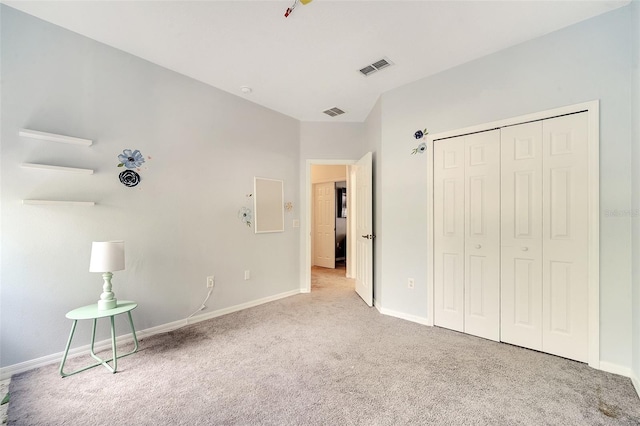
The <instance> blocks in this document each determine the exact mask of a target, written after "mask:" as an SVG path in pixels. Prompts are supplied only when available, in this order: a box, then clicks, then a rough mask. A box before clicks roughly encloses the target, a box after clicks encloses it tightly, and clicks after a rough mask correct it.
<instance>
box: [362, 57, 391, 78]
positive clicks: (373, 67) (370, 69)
mask: <svg viewBox="0 0 640 426" xmlns="http://www.w3.org/2000/svg"><path fill="white" fill-rule="evenodd" d="M390 65H393V62H391V61H390V60H388V59H386V58H382V59H380V60H377V61H375V62H374V63H372V64H369V65H367V66H366V67H364V68H360V70H359V71H360V72H361V73H362V74H364V75H366V76H368V75H371V74H373V73H374V72H376V71H380V70H381V69H383V68H386V67H388V66H390Z"/></svg>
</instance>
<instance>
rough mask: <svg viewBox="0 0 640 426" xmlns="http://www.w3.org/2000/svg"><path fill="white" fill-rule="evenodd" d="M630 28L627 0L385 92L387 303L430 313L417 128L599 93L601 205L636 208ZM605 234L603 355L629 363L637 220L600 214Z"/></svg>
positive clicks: (383, 282)
mask: <svg viewBox="0 0 640 426" xmlns="http://www.w3.org/2000/svg"><path fill="white" fill-rule="evenodd" d="M633 25H634V23H633V22H632V16H631V14H630V6H627V7H624V8H620V9H618V10H615V11H613V12H610V13H607V14H605V15H601V16H599V17H596V18H593V19H590V20H588V21H584V22H582V23H579V24H576V25H574V26H571V27H568V28H566V29H563V30H561V31H557V32H554V33H551V34H549V35H547V36H544V37H541V38H538V39H535V40H532V41H529V42H526V43H523V44H520V45H517V46H515V47H512V48H509V49H506V50H503V51H500V52H498V53H495V54H492V55H489V56H486V57H484V58H481V59H479V60H476V61H473V62H470V63H467V64H464V65H462V66H459V67H456V68H453V69H450V70H448V71H445V72H443V73H441V74H438V75H435V76H432V77H429V78H425V79H423V80H420V81H417V82H415V83H413V84H409V85H407V86H404V87H402V88H399V89H396V90H393V91H390V92H388V93H385V94H384V95H383V96H382V116H381V123H382V144H381V148H382V155H381V156H379V157H378V160H379V161H381V162H382V164H381V173H382V177H383V179H382V186H381V187H378V189H377V191H376V192H377V194H382V196H383V199H382V202H381V205H380V206H378V210H377V211H376V217H377V218H378V219H380V218H382V223H379V225H380V226H381V229H380V230H379V231H378V241H377V243H378V246H377V247H378V248H379V246H380V243H382V245H383V247H382V258H381V259H378V260H379V261H380V262H381V265H380V264H379V265H377V268H381V271H380V273H381V275H382V276H381V277H379V280H378V286H381V287H382V290H381V291H382V296H383V297H382V300H380V299H378V301H379V302H380V301H381V302H382V305H383V307H384V308H385V309H389V310H393V311H398V312H402V313H404V314H408V315H413V316H417V317H422V318H426V316H427V306H428V304H427V301H428V299H429V296H428V295H427V287H426V278H427V272H428V271H427V270H426V266H425V265H426V258H427V254H428V248H427V243H426V235H427V227H426V223H425V219H426V208H427V199H426V194H427V192H426V185H425V182H426V178H427V164H426V162H425V160H426V157H425V156H420V155H410V152H411V149H412V148H413V147H414V146H415V145H416V141H415V139H413V137H412V135H413V133H414V131H415V130H417V129H424V128H425V127H427V128H428V129H429V131H430V132H431V133H438V132H443V131H446V130H453V129H457V128H462V127H465V126H470V125H475V124H481V123H485V122H490V121H495V120H500V119H504V118H508V117H515V116H519V115H524V114H528V113H533V112H537V111H543V110H546V109H552V108H556V107H561V106H565V105H570V104H575V103H580V102H585V101H590V100H594V99H600V101H601V103H600V113H601V116H600V119H601V121H600V124H601V126H600V132H601V134H600V136H601V139H600V146H601V152H600V165H601V169H600V174H601V192H600V197H601V199H600V203H601V209H602V212H604V211H606V210H616V209H617V210H629V209H630V206H631V173H632V165H631V147H632V131H631V129H632V122H633V117H632V112H631V91H630V87H631V84H632V80H631V79H632V75H631V66H632V64H631V48H632V46H631V44H632V40H633V35H634V34H633V33H632V29H633ZM635 25H638V22H637V21H636V22H635ZM422 53H423V52H420V49H419V47H416V55H420V54H422ZM636 119H637V117H636ZM600 231H601V239H600V242H601V245H600V259H601V268H600V273H601V280H600V313H601V321H600V326H601V328H600V343H601V360H602V361H605V362H609V363H611V364H615V365H617V366H620V367H623V368H626V369H629V368H630V367H631V340H632V334H631V324H632V321H631V319H632V306H631V300H632V299H631V296H632V292H631V237H630V235H631V219H630V217H606V216H605V215H604V214H602V215H601V223H600ZM408 277H413V278H415V289H413V290H409V289H407V285H406V282H407V278H408Z"/></svg>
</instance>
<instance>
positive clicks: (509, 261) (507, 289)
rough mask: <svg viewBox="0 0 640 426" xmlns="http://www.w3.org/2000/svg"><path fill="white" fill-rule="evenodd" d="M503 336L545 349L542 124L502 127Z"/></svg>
mask: <svg viewBox="0 0 640 426" xmlns="http://www.w3.org/2000/svg"><path fill="white" fill-rule="evenodd" d="M501 175H502V176H501V180H502V193H501V217H502V232H501V242H502V244H501V245H502V247H501V251H502V253H501V263H502V266H501V280H500V281H501V327H500V333H501V337H500V339H501V340H502V341H503V342H507V343H512V344H514V345H518V346H524V347H526V348H531V349H535V350H538V351H541V350H542V122H541V121H536V122H532V123H526V124H520V125H517V126H511V127H506V128H504V129H502V131H501Z"/></svg>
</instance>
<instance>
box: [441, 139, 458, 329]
mask: <svg viewBox="0 0 640 426" xmlns="http://www.w3.org/2000/svg"><path fill="white" fill-rule="evenodd" d="M464 151H465V146H464V137H457V138H453V139H446V140H442V141H435V142H434V144H433V175H434V180H433V182H434V184H433V185H434V194H433V195H434V206H435V207H434V213H433V219H434V230H435V231H434V296H435V300H434V323H435V325H437V326H440V327H446V328H449V329H452V330H456V331H464V263H465V262H464V240H465V237H464Z"/></svg>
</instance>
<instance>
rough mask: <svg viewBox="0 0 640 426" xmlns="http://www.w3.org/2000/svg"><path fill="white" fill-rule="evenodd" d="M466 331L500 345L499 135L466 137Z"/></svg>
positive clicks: (496, 132)
mask: <svg viewBox="0 0 640 426" xmlns="http://www.w3.org/2000/svg"><path fill="white" fill-rule="evenodd" d="M465 163H466V164H465V207H464V212H465V234H466V238H465V242H464V246H465V249H464V250H465V266H464V294H465V297H464V302H465V303H464V306H465V308H464V331H465V333H468V334H473V335H475V336H479V337H484V338H486V339H491V340H496V341H499V340H500V131H499V130H492V131H488V132H482V133H476V134H473V135H469V136H465Z"/></svg>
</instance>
